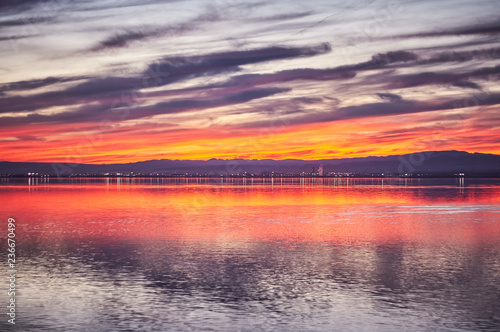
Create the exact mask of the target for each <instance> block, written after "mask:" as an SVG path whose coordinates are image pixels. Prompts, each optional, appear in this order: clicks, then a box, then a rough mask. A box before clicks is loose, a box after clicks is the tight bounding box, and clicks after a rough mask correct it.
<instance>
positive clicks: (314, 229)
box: [0, 178, 500, 331]
mask: <svg viewBox="0 0 500 332" xmlns="http://www.w3.org/2000/svg"><path fill="white" fill-rule="evenodd" d="M0 202H1V205H2V208H1V213H0V217H1V218H2V222H3V223H2V225H4V231H3V232H2V233H1V236H0V240H1V242H2V243H1V248H2V250H3V252H4V253H5V254H4V256H5V258H4V260H5V263H4V265H3V267H2V270H3V271H4V272H5V271H7V270H8V267H7V259H6V257H7V252H6V251H7V230H6V229H7V226H6V225H7V220H8V218H14V219H15V223H16V230H15V239H16V269H17V273H16V320H15V322H16V324H15V326H13V325H11V324H10V323H8V322H7V319H8V318H9V317H8V316H7V315H3V316H4V317H3V318H2V321H1V322H0V330H2V331H9V330H12V331H14V330H16V331H498V330H499V329H500V180H499V179H468V178H466V179H458V178H457V179H345V178H342V179H341V178H338V179H337V178H332V179H320V178H312V179H301V178H296V179H288V178H287V179H281V178H274V179H202V178H189V179H187V178H175V179H170V178H69V179H52V178H51V179H50V180H49V179H46V178H41V179H36V178H31V179H0ZM2 275H6V272H5V274H2ZM4 280H5V281H4V282H3V283H2V285H3V286H2V287H3V289H2V291H1V293H2V296H1V297H0V300H1V301H2V303H3V304H2V306H4V308H5V306H7V304H8V303H9V302H8V301H9V299H8V298H7V289H8V287H9V285H8V281H7V279H6V278H4ZM4 310H5V309H4Z"/></svg>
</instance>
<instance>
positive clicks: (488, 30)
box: [396, 21, 500, 38]
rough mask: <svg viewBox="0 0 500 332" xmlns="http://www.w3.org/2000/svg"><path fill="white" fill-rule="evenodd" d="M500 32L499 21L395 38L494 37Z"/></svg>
mask: <svg viewBox="0 0 500 332" xmlns="http://www.w3.org/2000/svg"><path fill="white" fill-rule="evenodd" d="M499 32H500V21H497V22H489V23H486V24H480V25H473V26H468V27H460V28H456V29H450V30H438V31H430V32H421V33H415V34H407V35H399V36H396V37H397V38H424V37H445V36H463V35H480V34H486V35H494V34H497V33H499Z"/></svg>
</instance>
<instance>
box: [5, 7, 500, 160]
mask: <svg viewBox="0 0 500 332" xmlns="http://www.w3.org/2000/svg"><path fill="white" fill-rule="evenodd" d="M499 13H500V2H499V1H498V0H482V1H477V0H474V1H473V0H442V1H430V0H426V1H414V0H400V1H397V0H396V1H393V0H387V1H385V0H351V1H341V0H333V1H332V0H325V1H320V0H310V1H294V0H291V1H290V0H287V1H272V2H270V1H243V0H215V1H184V0H179V1H176V0H172V1H147V0H140V1H139V0H124V1H117V0H108V1H102V0H101V1H94V0H86V1H63V0H58V1H50V0H49V1H31V0H21V1H0V58H1V59H2V61H1V64H0V105H1V107H0V161H36V162H83V163H117V162H120V163H122V162H136V161H143V160H150V159H203V160H207V159H210V158H224V159H233V158H246V159H265V158H272V159H287V158H298V159H324V158H344V157H359V156H384V155H393V154H403V153H410V152H418V151H425V150H462V151H468V152H483V153H497V154H498V153H500V84H499V82H498V79H499V77H500V18H499Z"/></svg>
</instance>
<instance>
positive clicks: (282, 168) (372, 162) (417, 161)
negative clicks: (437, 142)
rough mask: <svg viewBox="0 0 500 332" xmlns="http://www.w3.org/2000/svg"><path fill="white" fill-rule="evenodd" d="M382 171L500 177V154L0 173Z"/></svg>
mask: <svg viewBox="0 0 500 332" xmlns="http://www.w3.org/2000/svg"><path fill="white" fill-rule="evenodd" d="M320 167H321V168H322V170H323V174H325V175H327V174H331V173H355V174H379V175H382V174H384V175H405V174H407V175H417V174H418V175H424V176H425V175H428V176H430V175H454V174H456V173H465V175H466V176H467V175H474V176H479V175H490V176H491V175H500V155H494V154H484V153H469V152H464V151H424V152H419V153H411V154H404V155H391V156H384V157H363V158H342V159H321V160H300V159H285V160H272V159H263V160H256V159H251V160H247V159H230V160H227V159H210V160H170V159H162V160H149V161H142V162H135V163H127V164H68V163H38V162H7V161H4V162H0V175H4V176H5V175H13V176H20V175H28V173H35V174H36V173H38V175H58V176H68V175H108V174H109V175H120V174H122V175H125V174H132V173H133V174H136V175H156V174H159V175H180V174H186V173H187V174H189V175H197V174H199V175H231V174H234V175H236V174H239V175H242V174H244V173H249V174H255V175H269V174H272V172H274V173H279V174H300V173H306V174H311V173H318V172H319V170H320Z"/></svg>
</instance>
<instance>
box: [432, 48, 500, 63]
mask: <svg viewBox="0 0 500 332" xmlns="http://www.w3.org/2000/svg"><path fill="white" fill-rule="evenodd" d="M489 59H500V48H488V49H480V50H473V51H455V52H442V53H438V54H436V55H433V56H432V57H430V58H429V59H426V60H424V61H423V63H434V62H465V61H471V60H489Z"/></svg>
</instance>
